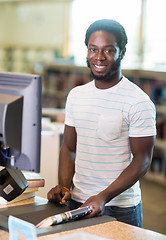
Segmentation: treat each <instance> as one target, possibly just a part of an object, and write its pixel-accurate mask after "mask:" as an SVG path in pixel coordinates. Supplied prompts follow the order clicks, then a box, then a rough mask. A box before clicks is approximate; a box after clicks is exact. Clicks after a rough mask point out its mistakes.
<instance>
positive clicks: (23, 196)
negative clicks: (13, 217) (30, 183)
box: [0, 191, 35, 205]
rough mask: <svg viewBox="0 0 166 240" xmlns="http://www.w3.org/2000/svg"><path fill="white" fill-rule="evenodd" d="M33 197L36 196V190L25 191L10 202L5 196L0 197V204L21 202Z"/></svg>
mask: <svg viewBox="0 0 166 240" xmlns="http://www.w3.org/2000/svg"><path fill="white" fill-rule="evenodd" d="M32 197H35V191H31V192H23V193H22V194H21V195H19V196H18V197H16V198H15V199H13V200H12V201H9V202H8V201H7V200H6V199H4V198H3V197H0V205H6V204H11V203H15V202H19V201H22V200H25V199H28V198H32Z"/></svg>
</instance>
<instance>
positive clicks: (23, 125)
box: [0, 73, 42, 172]
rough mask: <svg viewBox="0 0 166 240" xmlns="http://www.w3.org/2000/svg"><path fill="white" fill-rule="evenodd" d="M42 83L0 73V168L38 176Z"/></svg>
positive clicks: (30, 76)
mask: <svg viewBox="0 0 166 240" xmlns="http://www.w3.org/2000/svg"><path fill="white" fill-rule="evenodd" d="M41 95H42V80H41V77H40V76H38V75H33V74H19V73H0V166H3V167H7V168H13V169H18V170H26V171H34V172H40V147H41V99H42V97H41Z"/></svg>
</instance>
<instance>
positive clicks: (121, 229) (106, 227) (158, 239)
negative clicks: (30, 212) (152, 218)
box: [0, 198, 166, 240]
mask: <svg viewBox="0 0 166 240" xmlns="http://www.w3.org/2000/svg"><path fill="white" fill-rule="evenodd" d="M36 199H37V200H35V202H36V201H39V202H40V198H36ZM30 201H31V200H30V199H29V200H28V201H27V203H30ZM32 202H33V201H32ZM42 202H43V199H42ZM24 204H25V202H24ZM12 206H13V205H12ZM75 232H85V233H89V234H93V235H97V236H99V237H103V238H106V239H112V240H166V235H163V234H160V233H157V232H154V231H151V230H146V229H143V228H138V227H134V226H131V225H129V224H125V223H122V222H118V221H111V222H105V223H101V224H97V225H92V226H88V227H82V228H79V229H74V230H70V231H65V232H59V233H53V234H49V235H44V236H40V237H38V239H39V240H49V239H58V238H59V237H60V236H64V235H67V234H71V233H75ZM0 239H3V240H9V233H8V232H6V231H4V230H0Z"/></svg>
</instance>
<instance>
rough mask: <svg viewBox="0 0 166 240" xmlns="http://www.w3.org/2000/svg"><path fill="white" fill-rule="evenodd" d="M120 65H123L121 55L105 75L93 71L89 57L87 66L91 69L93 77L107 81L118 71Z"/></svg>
mask: <svg viewBox="0 0 166 240" xmlns="http://www.w3.org/2000/svg"><path fill="white" fill-rule="evenodd" d="M120 65H121V57H120V56H119V58H118V59H117V60H116V62H115V63H114V64H113V66H112V68H111V69H110V71H109V72H108V73H107V74H105V75H103V76H97V75H95V74H94V73H93V71H92V69H91V67H90V64H89V61H88V59H87V66H88V67H89V68H90V70H91V75H92V78H93V79H95V80H98V81H105V82H107V81H109V80H110V78H111V77H112V76H113V75H115V74H116V73H117V72H118V70H119V68H120Z"/></svg>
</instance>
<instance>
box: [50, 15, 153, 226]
mask: <svg viewBox="0 0 166 240" xmlns="http://www.w3.org/2000/svg"><path fill="white" fill-rule="evenodd" d="M85 44H86V46H87V48H88V55H87V63H88V67H89V68H90V69H91V72H92V76H93V79H94V80H93V81H91V82H89V83H87V84H85V85H83V86H79V87H76V88H74V89H72V90H71V92H70V93H69V95H68V98H67V103H66V119H65V130H64V141H63V144H62V147H61V150H60V160H59V185H58V186H56V187H55V188H52V189H51V190H50V191H49V193H48V199H49V200H50V201H56V202H59V203H61V204H65V203H66V202H67V201H68V205H69V207H70V208H71V209H74V208H77V207H80V206H81V205H82V204H83V205H82V206H86V205H92V206H93V208H94V210H93V212H92V213H90V214H89V215H88V217H92V216H98V215H101V214H105V215H110V216H113V217H115V218H116V219H117V220H119V221H122V222H125V223H129V224H132V225H135V226H139V227H141V226H142V205H141V191H140V187H139V179H140V178H141V177H142V176H143V175H144V174H145V173H146V172H147V170H148V168H149V166H150V163H151V159H152V152H153V147H154V141H155V135H156V128H155V107H154V105H153V103H152V102H151V100H150V99H149V97H148V96H147V95H146V94H145V93H144V92H143V91H142V90H141V89H140V88H139V87H138V86H136V85H135V84H133V83H132V82H130V81H129V80H128V79H127V78H125V77H124V76H123V75H122V73H121V60H122V58H123V57H124V54H125V51H126V44H127V36H126V32H125V30H124V28H123V27H122V26H121V25H120V24H119V23H118V22H116V21H114V20H108V19H107V20H106V19H103V20H98V21H96V22H94V23H93V24H91V25H90V27H89V28H88V29H87V32H86V38H85ZM73 152H76V158H75V159H73V157H72V156H73V154H72V153H73ZM70 191H71V192H70Z"/></svg>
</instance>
